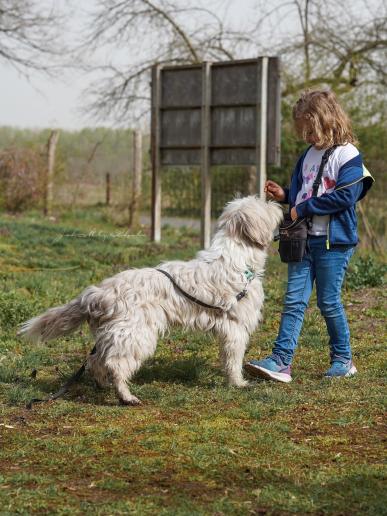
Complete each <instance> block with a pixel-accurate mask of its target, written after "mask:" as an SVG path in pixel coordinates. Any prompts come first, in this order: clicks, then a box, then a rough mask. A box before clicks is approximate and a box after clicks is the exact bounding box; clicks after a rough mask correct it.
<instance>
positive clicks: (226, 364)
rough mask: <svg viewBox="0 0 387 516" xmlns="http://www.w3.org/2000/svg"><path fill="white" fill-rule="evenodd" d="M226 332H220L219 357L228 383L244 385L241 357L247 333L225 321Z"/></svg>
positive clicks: (243, 354) (243, 353) (244, 349)
mask: <svg viewBox="0 0 387 516" xmlns="http://www.w3.org/2000/svg"><path fill="white" fill-rule="evenodd" d="M226 325H227V328H223V330H225V329H226V330H228V331H227V333H224V332H221V334H220V359H221V362H222V366H223V369H224V371H225V373H226V376H227V379H228V383H229V384H230V385H235V386H236V387H246V385H248V383H249V382H247V381H246V380H245V379H244V378H243V375H242V365H243V357H244V356H245V351H246V347H247V344H248V342H249V335H248V333H247V332H246V331H245V330H243V329H242V328H241V327H240V326H238V325H236V324H230V323H229V322H227V323H226Z"/></svg>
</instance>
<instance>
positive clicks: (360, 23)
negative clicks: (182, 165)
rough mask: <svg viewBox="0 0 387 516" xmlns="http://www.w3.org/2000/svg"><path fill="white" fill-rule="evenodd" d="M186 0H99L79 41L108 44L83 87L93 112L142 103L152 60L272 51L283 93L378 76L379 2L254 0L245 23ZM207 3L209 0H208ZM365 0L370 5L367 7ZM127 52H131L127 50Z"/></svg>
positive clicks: (140, 108) (124, 115) (383, 38)
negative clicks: (93, 81)
mask: <svg viewBox="0 0 387 516" xmlns="http://www.w3.org/2000/svg"><path fill="white" fill-rule="evenodd" d="M197 5H198V4H197V2H195V3H194V2H193V0H192V1H191V3H190V2H189V0H187V2H186V3H185V4H184V7H182V3H181V2H180V1H178V0H132V1H130V2H127V1H122V0H101V1H100V2H99V4H98V9H97V10H96V11H95V12H94V13H93V17H92V20H91V22H90V23H89V26H90V27H92V29H91V31H89V33H88V35H87V37H86V39H85V41H84V45H83V49H84V50H85V49H88V50H90V49H92V50H96V49H98V48H100V47H101V46H106V45H107V46H108V47H109V49H110V52H107V53H108V54H109V55H112V56H114V57H113V58H112V59H110V60H109V62H107V63H104V64H103V65H100V66H99V67H97V68H98V69H99V70H102V71H103V73H104V78H103V80H102V81H99V82H98V85H97V86H96V87H94V88H92V89H90V90H89V93H90V94H91V99H92V112H93V114H94V115H96V116H97V117H98V116H99V117H106V116H109V117H110V118H112V119H114V120H116V121H117V120H118V121H119V120H126V121H127V120H128V116H129V114H130V115H131V116H134V117H139V116H141V115H143V114H144V113H147V112H148V110H149V100H150V99H149V79H150V69H151V68H152V66H153V65H154V64H155V63H164V64H186V63H198V62H200V61H203V60H222V59H236V58H245V57H254V56H257V55H259V54H269V55H273V54H278V55H280V56H281V58H282V61H283V85H284V87H283V95H284V97H288V96H289V97H292V96H293V95H294V94H298V92H299V91H300V90H302V89H305V88H307V87H317V86H329V87H331V88H333V89H335V90H336V91H337V92H338V93H345V92H348V91H353V90H360V89H361V88H363V89H364V88H368V91H369V89H370V88H371V89H372V90H373V91H374V90H378V88H380V87H381V86H385V84H386V71H385V66H384V62H385V60H386V50H387V14H386V5H385V2H383V0H382V1H380V2H379V0H373V1H372V2H366V1H365V0H364V1H363V0H354V1H350V0H343V1H342V2H341V3H340V4H338V3H337V2H335V1H333V0H326V1H323V0H290V1H288V0H277V1H275V2H270V4H269V6H268V3H267V2H264V1H263V0H261V1H257V2H256V10H255V16H253V17H251V19H249V20H248V24H247V25H246V26H245V27H237V29H236V28H235V27H234V26H233V25H232V24H231V23H230V21H229V20H228V21H225V20H224V19H222V18H221V17H220V16H219V15H218V14H217V13H216V12H215V10H210V8H203V7H198V6H197ZM210 5H211V4H210ZM370 5H371V6H373V9H371V7H370ZM128 55H131V58H129V59H128V58H127V56H128Z"/></svg>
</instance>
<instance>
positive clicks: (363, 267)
mask: <svg viewBox="0 0 387 516" xmlns="http://www.w3.org/2000/svg"><path fill="white" fill-rule="evenodd" d="M386 272H387V265H386V264H384V263H381V262H380V261H378V260H377V259H376V258H375V257H373V256H371V255H369V256H366V257H363V256H359V257H356V258H355V259H354V260H353V262H351V264H350V266H349V268H348V273H347V275H346V281H345V286H346V288H347V289H350V290H358V289H359V288H362V287H378V286H380V285H383V284H384V282H385V275H386Z"/></svg>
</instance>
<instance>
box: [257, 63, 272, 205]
mask: <svg viewBox="0 0 387 516" xmlns="http://www.w3.org/2000/svg"><path fill="white" fill-rule="evenodd" d="M259 61H260V66H259V73H258V83H259V88H257V89H258V91H259V103H257V107H258V110H259V115H260V116H259V117H258V116H257V118H259V122H258V120H257V126H258V123H259V128H258V127H257V133H258V132H259V144H258V145H257V193H258V195H259V196H260V197H261V198H262V199H265V198H266V195H265V191H264V188H265V183H266V168H267V96H268V95H267V93H268V91H267V85H268V68H269V58H268V57H261V58H260V59H259ZM257 115H258V113H257Z"/></svg>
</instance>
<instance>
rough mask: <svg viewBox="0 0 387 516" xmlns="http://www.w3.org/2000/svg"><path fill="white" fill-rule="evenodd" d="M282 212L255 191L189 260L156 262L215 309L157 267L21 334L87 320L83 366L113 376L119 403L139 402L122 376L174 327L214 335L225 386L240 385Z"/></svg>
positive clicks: (117, 279)
mask: <svg viewBox="0 0 387 516" xmlns="http://www.w3.org/2000/svg"><path fill="white" fill-rule="evenodd" d="M282 214H283V213H282V210H281V208H280V206H279V205H278V204H276V203H275V202H271V201H269V202H265V201H263V200H261V199H259V198H258V197H256V196H248V197H244V198H238V199H234V200H233V201H231V202H229V203H228V204H227V205H226V207H225V209H224V211H223V213H222V215H221V216H220V218H219V221H218V226H217V231H216V233H215V235H214V237H213V239H212V242H211V246H210V247H209V249H206V250H202V251H200V252H198V254H197V255H196V257H195V258H194V259H192V260H190V261H187V262H183V261H170V262H164V263H162V264H161V265H159V268H162V269H164V270H166V271H168V272H169V273H170V274H171V275H172V276H173V278H174V279H175V281H176V282H177V284H178V285H179V286H181V287H182V288H183V289H184V290H185V291H186V292H188V293H190V294H191V295H192V296H195V297H196V298H198V299H200V300H201V301H204V302H205V303H207V304H210V305H214V306H217V307H220V308H221V309H220V310H214V309H211V308H203V307H202V306H199V305H197V304H195V303H193V302H192V301H190V300H188V299H187V298H186V297H184V296H183V295H182V294H181V293H179V292H178V291H177V290H176V289H175V287H174V286H173V284H172V283H171V281H170V280H169V279H168V278H167V277H166V276H165V275H164V274H162V273H160V272H159V271H157V270H156V269H155V268H150V267H148V268H143V269H129V270H126V271H124V272H121V273H119V274H116V275H115V276H113V277H111V278H108V279H105V280H104V281H102V283H100V284H99V285H97V286H94V285H92V286H90V287H88V288H86V289H85V290H84V291H83V292H82V293H81V294H80V295H79V296H78V297H77V298H76V299H74V300H72V301H70V302H69V303H68V304H66V305H63V306H58V307H55V308H51V309H49V310H48V311H47V312H45V313H44V314H42V315H40V316H38V317H34V318H33V319H30V320H29V321H26V322H25V323H23V324H22V326H21V329H20V331H19V334H21V335H23V336H24V337H25V338H27V339H30V340H34V341H47V340H49V339H54V338H57V337H59V336H61V335H66V334H69V333H71V332H72V331H74V330H75V329H76V328H78V327H79V326H80V325H81V324H82V323H83V322H84V321H87V322H88V324H89V326H90V329H91V332H92V334H93V336H94V338H95V343H96V352H95V353H94V354H93V355H90V356H89V358H88V361H87V369H88V370H89V371H90V373H91V374H92V375H93V376H94V378H95V379H96V381H97V382H98V383H99V384H100V385H104V384H106V382H107V381H112V382H113V384H114V387H115V390H116V393H117V396H118V398H119V400H120V401H121V403H123V404H127V405H137V404H139V403H140V401H139V400H138V398H136V396H134V395H133V394H131V392H130V390H129V387H128V384H127V381H129V380H130V379H131V377H132V376H133V375H134V373H135V372H136V371H137V370H138V369H139V368H140V366H141V364H142V363H143V362H144V361H145V360H146V359H148V358H150V357H151V356H152V355H153V354H154V353H155V350H156V345H157V340H158V337H159V336H160V335H163V334H164V333H165V331H166V330H167V329H168V328H169V327H171V326H174V325H180V326H183V327H184V328H191V329H196V330H201V331H205V332H212V333H214V334H216V335H217V336H218V338H219V340H220V359H221V362H222V365H223V368H224V370H225V374H226V376H227V378H228V381H229V384H230V385H235V386H237V387H243V386H244V385H246V383H247V382H246V381H245V380H244V379H243V376H242V363H243V357H244V354H245V350H246V347H247V344H248V341H249V337H250V335H251V333H252V332H253V331H254V330H255V329H256V328H257V326H258V323H259V321H260V319H261V311H262V305H263V301H264V293H263V287H262V275H263V272H264V267H265V261H266V257H267V248H268V246H269V244H270V242H271V241H272V238H273V232H274V230H275V228H276V227H277V226H278V224H279V222H280V221H281V219H282ZM246 269H249V270H252V271H253V272H254V273H255V278H254V279H253V280H251V281H250V282H249V283H248V285H247V290H248V295H247V296H246V297H244V298H242V299H241V300H240V301H237V299H236V295H237V294H238V293H239V292H240V291H242V290H243V289H244V288H245V287H246V276H245V274H244V272H245V271H246Z"/></svg>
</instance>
